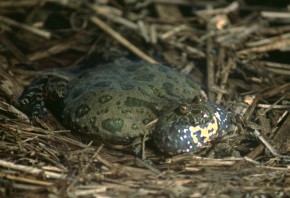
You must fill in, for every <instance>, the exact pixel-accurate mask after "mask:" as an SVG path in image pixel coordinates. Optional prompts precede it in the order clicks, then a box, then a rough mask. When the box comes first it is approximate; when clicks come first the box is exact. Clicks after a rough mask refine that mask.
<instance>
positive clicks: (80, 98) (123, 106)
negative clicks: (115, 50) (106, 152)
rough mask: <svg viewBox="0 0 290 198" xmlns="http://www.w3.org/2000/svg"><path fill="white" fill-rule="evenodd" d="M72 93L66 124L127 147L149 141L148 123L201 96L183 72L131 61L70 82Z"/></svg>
mask: <svg viewBox="0 0 290 198" xmlns="http://www.w3.org/2000/svg"><path fill="white" fill-rule="evenodd" d="M68 90H69V91H68V94H67V96H66V97H65V98H64V105H65V106H64V111H63V121H64V123H65V124H66V125H67V126H68V127H69V128H71V129H72V130H73V131H76V132H80V133H82V134H86V135H93V136H95V137H97V138H98V139H100V140H102V141H106V142H111V143H128V142H130V141H132V140H133V139H134V138H137V137H140V136H142V135H144V133H146V132H149V129H148V128H146V124H147V123H149V122H150V121H152V120H154V119H155V118H157V117H158V116H159V115H161V114H162V113H163V112H164V111H168V110H169V108H170V109H172V108H173V107H176V106H178V104H180V103H182V102H190V101H191V100H192V99H193V98H194V97H195V96H197V95H198V94H199V93H200V89H199V87H198V86H197V85H196V84H195V83H194V82H193V81H192V80H191V79H190V78H188V77H186V76H185V75H183V74H181V73H180V72H179V71H176V70H174V69H171V68H169V67H166V66H163V65H148V64H147V63H144V62H126V61H125V62H121V63H120V64H112V65H105V66H102V67H98V68H97V69H95V70H89V71H87V72H85V73H83V74H82V75H80V76H79V77H78V78H76V79H74V80H73V81H72V82H70V85H69V89H68Z"/></svg>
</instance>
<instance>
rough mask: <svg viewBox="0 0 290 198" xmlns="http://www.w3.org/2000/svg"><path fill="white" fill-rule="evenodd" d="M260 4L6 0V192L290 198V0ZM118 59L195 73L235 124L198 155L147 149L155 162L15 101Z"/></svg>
mask: <svg viewBox="0 0 290 198" xmlns="http://www.w3.org/2000/svg"><path fill="white" fill-rule="evenodd" d="M260 2H261V1H246V0H244V1H236V2H235V1H234V2H232V3H228V1H223V0H221V1H190V0H171V1H161V0H151V1H147V0H145V1H116V0H102V1H81V0H68V1H55V0H39V1H32V0H19V1H17V2H14V1H8V0H7V1H1V2H0V28H1V34H0V63H1V67H0V69H1V72H0V80H1V81H0V91H1V92H0V93H1V94H0V97H1V100H0V134H1V136H0V137H1V140H0V150H1V154H0V156H1V159H0V196H1V197H5V196H7V197H19V196H21V197H140V196H142V197H143V196H144V197H145V196H146V197H288V196H289V195H290V187H289V186H290V171H289V163H290V160H289V159H290V158H289V153H290V146H289V145H290V142H289V141H290V140H289V137H290V131H289V127H290V126H289V123H290V117H289V109H290V105H289V101H290V94H289V93H290V92H289V90H290V84H289V75H290V63H289V49H290V48H289V46H290V17H289V16H290V15H289V4H290V1H286V0H285V1H279V3H278V2H275V3H274V1H263V3H260ZM287 6H288V7H287ZM122 57H130V58H132V59H143V60H145V61H147V62H149V63H156V62H162V63H165V64H170V65H172V66H174V67H176V68H178V69H179V70H180V71H181V72H183V73H185V74H188V75H192V76H194V78H195V79H196V81H197V82H198V83H200V84H201V86H202V87H203V88H204V89H205V90H206V92H207V94H208V97H209V99H210V100H212V101H216V102H217V103H221V104H223V105H224V106H226V107H227V108H229V109H231V110H232V111H234V112H235V113H236V116H235V118H234V125H235V127H234V129H233V130H232V132H231V133H229V134H228V135H226V136H225V137H224V138H222V139H221V140H220V141H216V142H213V143H212V145H211V146H209V147H208V148H205V149H204V150H202V151H201V152H200V153H198V154H196V155H194V154H183V155H178V156H173V157H164V156H162V155H161V154H159V153H158V152H156V151H155V150H154V148H151V147H150V146H149V147H148V148H147V147H146V154H147V158H148V159H149V160H151V161H152V162H153V164H150V163H148V162H147V161H142V160H140V159H139V158H137V157H135V156H134V155H133V154H132V153H131V152H129V151H127V150H126V149H125V148H123V147H120V146H117V145H106V144H95V143H94V141H93V140H90V139H87V140H83V139H82V140H81V138H80V137H78V136H75V135H72V134H71V133H70V131H69V130H67V129H65V128H64V127H63V126H62V125H61V123H59V122H58V121H57V120H56V119H55V118H54V117H53V116H52V115H50V117H49V118H48V119H47V120H44V121H41V120H40V121H39V122H38V123H34V124H31V122H30V119H29V117H27V116H26V115H25V114H24V113H23V112H21V111H20V110H18V108H17V99H18V97H19V95H20V94H21V92H22V90H23V87H24V86H26V85H28V84H29V82H31V80H32V79H33V78H34V77H36V76H38V75H40V74H41V73H42V71H43V70H45V69H49V68H58V69H59V68H61V69H62V70H66V71H76V70H82V69H86V68H88V67H91V66H94V65H99V64H102V63H105V62H110V61H113V60H116V59H118V58H122Z"/></svg>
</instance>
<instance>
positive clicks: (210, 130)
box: [189, 116, 218, 144]
mask: <svg viewBox="0 0 290 198" xmlns="http://www.w3.org/2000/svg"><path fill="white" fill-rule="evenodd" d="M189 130H190V134H191V137H192V139H193V142H194V143H195V144H197V143H199V141H200V140H199V139H200V138H204V141H203V142H200V143H206V142H209V141H210V140H211V139H212V138H213V137H214V136H215V135H216V134H217V132H218V121H217V119H216V117H215V116H213V120H212V122H209V123H206V124H204V125H203V127H201V125H198V126H190V127H189ZM197 132H200V138H199V137H197V134H196V133H197Z"/></svg>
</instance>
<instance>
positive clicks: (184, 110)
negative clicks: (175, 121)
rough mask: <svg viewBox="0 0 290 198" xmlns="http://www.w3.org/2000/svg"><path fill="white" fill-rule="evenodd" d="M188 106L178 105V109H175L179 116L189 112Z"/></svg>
mask: <svg viewBox="0 0 290 198" xmlns="http://www.w3.org/2000/svg"><path fill="white" fill-rule="evenodd" d="M190 109H191V108H190V106H189V105H188V104H181V105H179V107H178V108H177V111H178V113H179V114H183V115H186V114H188V113H189V112H190Z"/></svg>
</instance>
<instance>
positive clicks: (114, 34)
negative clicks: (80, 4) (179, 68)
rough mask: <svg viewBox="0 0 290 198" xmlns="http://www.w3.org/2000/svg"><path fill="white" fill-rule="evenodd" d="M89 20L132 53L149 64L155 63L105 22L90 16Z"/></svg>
mask: <svg viewBox="0 0 290 198" xmlns="http://www.w3.org/2000/svg"><path fill="white" fill-rule="evenodd" d="M91 21H92V22H93V23H94V24H96V25H98V26H99V27H100V28H102V29H103V30H104V31H105V32H107V33H108V34H109V35H111V36H112V37H113V38H114V39H116V40H117V41H118V42H119V43H121V44H122V45H124V46H125V47H127V48H128V49H129V50H131V51H132V52H133V53H134V54H136V55H137V56H139V57H140V58H142V59H144V60H145V61H147V62H148V63H150V64H156V63H158V62H157V61H156V60H154V59H153V58H151V57H150V56H148V55H147V54H145V53H144V52H142V51H141V50H139V49H138V48H137V47H135V46H134V45H133V44H132V43H130V42H129V41H128V40H127V39H126V38H124V37H123V36H121V35H120V34H119V33H118V32H116V31H115V30H113V29H112V28H111V27H110V26H108V25H107V24H105V23H104V22H103V21H102V20H101V19H99V18H98V17H95V16H93V17H91Z"/></svg>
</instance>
